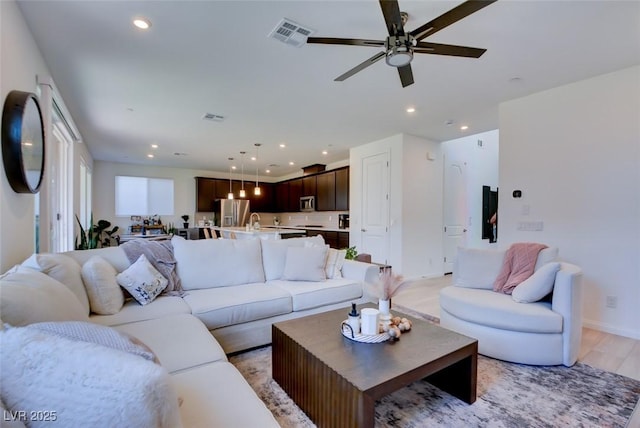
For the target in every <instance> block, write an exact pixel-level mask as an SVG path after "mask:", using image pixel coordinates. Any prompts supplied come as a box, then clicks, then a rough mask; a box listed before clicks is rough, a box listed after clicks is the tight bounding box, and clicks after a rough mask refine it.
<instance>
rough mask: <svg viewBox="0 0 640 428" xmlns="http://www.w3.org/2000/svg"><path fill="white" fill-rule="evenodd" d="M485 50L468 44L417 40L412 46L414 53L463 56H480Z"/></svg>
mask: <svg viewBox="0 0 640 428" xmlns="http://www.w3.org/2000/svg"><path fill="white" fill-rule="evenodd" d="M486 51H487V50H486V49H480V48H471V47H469V46H455V45H443V44H440V43H428V42H418V43H417V44H416V47H414V48H413V52H414V53H426V54H433V55H450V56H463V57H468V58H480V57H481V56H482V54H483V53H485V52H486Z"/></svg>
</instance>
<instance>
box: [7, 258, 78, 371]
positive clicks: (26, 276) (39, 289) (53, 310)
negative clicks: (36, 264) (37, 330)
mask: <svg viewBox="0 0 640 428" xmlns="http://www.w3.org/2000/svg"><path fill="white" fill-rule="evenodd" d="M0 314H2V321H3V322H4V323H7V324H9V325H13V326H22V325H28V324H32V323H36V322H44V321H88V320H89V319H88V315H87V312H86V311H85V309H84V307H83V306H82V305H81V304H80V302H79V301H78V299H76V297H75V295H74V294H73V293H72V292H71V291H70V290H69V289H68V288H67V287H65V286H64V285H63V284H62V283H61V282H59V281H57V280H55V279H53V278H51V277H50V276H48V275H46V274H44V273H42V272H38V271H36V270H33V269H30V268H27V267H24V266H18V267H17V268H16V269H15V270H11V271H10V272H8V273H7V274H5V275H3V276H2V279H0ZM0 383H1V382H0Z"/></svg>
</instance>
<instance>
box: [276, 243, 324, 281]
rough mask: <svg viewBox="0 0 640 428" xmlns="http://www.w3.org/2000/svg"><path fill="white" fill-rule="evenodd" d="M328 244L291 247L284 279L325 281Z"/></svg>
mask: <svg viewBox="0 0 640 428" xmlns="http://www.w3.org/2000/svg"><path fill="white" fill-rule="evenodd" d="M328 250H329V248H328V246H325V245H323V246H314V247H306V246H305V247H301V248H297V247H289V248H287V257H286V261H285V265H284V271H283V272H282V279H286V280H289V281H324V280H325V279H327V274H326V273H325V270H324V269H325V265H326V263H327V252H328Z"/></svg>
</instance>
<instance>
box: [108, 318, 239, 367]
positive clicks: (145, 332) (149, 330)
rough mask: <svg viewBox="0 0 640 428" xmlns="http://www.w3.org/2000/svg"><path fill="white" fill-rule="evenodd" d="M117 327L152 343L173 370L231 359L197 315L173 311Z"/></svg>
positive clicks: (153, 347) (151, 346) (150, 344)
mask: <svg viewBox="0 0 640 428" xmlns="http://www.w3.org/2000/svg"><path fill="white" fill-rule="evenodd" d="M114 328H115V329H116V330H118V331H120V332H123V333H127V334H129V335H131V336H133V337H135V338H138V339H140V340H141V341H142V342H143V343H144V344H146V345H147V346H149V348H151V350H152V351H153V352H154V353H155V354H156V356H157V357H158V359H159V360H160V363H161V364H162V366H163V367H165V368H166V369H167V370H168V371H169V373H174V372H177V371H180V370H184V369H187V368H191V367H196V366H199V365H202V364H207V363H211V362H214V361H227V356H226V355H225V353H224V351H223V350H222V347H220V345H219V344H218V342H217V341H216V340H215V339H214V338H213V336H212V335H211V333H209V330H207V328H206V327H205V326H204V324H202V322H201V321H200V320H199V319H197V318H196V317H194V316H193V315H189V314H181V315H171V316H167V317H163V318H158V319H155V320H147V321H139V322H134V323H129V324H124V325H119V326H117V327H114Z"/></svg>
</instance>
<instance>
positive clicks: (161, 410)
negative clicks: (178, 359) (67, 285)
mask: <svg viewBox="0 0 640 428" xmlns="http://www.w3.org/2000/svg"><path fill="white" fill-rule="evenodd" d="M0 350H1V352H0V367H1V368H2V373H1V376H2V381H1V382H0V394H1V396H2V400H3V401H4V404H5V405H6V406H7V414H9V415H14V416H17V417H21V418H22V417H23V420H22V422H23V423H24V424H25V425H27V426H29V427H45V426H51V425H55V426H60V427H65V428H74V427H83V428H84V427H104V426H111V427H166V428H174V427H180V426H181V422H180V413H179V409H178V397H177V394H176V392H175V390H174V388H173V386H172V384H171V377H170V376H169V374H168V372H167V371H166V369H164V368H162V367H161V366H159V365H157V364H154V363H153V362H151V361H147V360H145V359H144V358H141V357H139V356H137V355H132V354H129V353H126V352H123V351H119V350H115V349H111V348H108V347H105V346H100V345H96V344H92V343H86V342H77V341H74V340H69V339H65V338H62V337H59V336H55V335H49V334H46V333H43V332H42V331H39V330H37V329H33V328H20V327H17V328H8V329H6V330H2V331H0ZM52 418H55V422H54V421H53V420H52ZM45 419H48V420H45Z"/></svg>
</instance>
